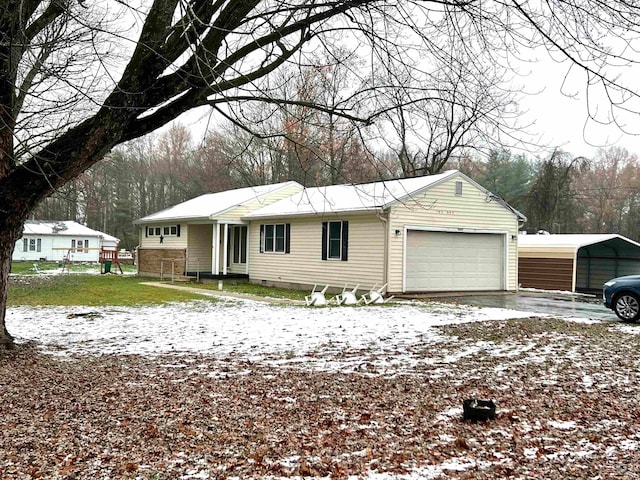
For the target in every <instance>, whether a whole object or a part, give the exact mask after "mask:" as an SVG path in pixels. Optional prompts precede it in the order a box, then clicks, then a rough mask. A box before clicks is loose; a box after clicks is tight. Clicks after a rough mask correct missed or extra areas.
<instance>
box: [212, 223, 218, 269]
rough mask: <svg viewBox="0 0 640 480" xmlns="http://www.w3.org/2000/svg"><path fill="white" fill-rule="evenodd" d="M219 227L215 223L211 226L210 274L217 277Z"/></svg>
mask: <svg viewBox="0 0 640 480" xmlns="http://www.w3.org/2000/svg"><path fill="white" fill-rule="evenodd" d="M219 239H220V225H219V224H218V223H217V222H216V223H214V224H213V248H212V252H211V253H212V255H213V257H212V261H211V273H213V274H214V275H218V273H219V271H220V240H219Z"/></svg>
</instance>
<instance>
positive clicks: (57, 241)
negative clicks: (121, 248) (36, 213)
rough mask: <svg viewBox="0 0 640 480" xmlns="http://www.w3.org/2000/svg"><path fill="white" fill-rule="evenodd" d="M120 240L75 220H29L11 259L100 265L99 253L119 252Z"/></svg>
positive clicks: (16, 260) (15, 260)
mask: <svg viewBox="0 0 640 480" xmlns="http://www.w3.org/2000/svg"><path fill="white" fill-rule="evenodd" d="M119 242H120V240H119V239H117V238H115V237H112V236H111V235H108V234H106V233H103V232H99V231H97V230H92V229H91V228H89V227H85V226H84V225H80V224H79V223H77V222H73V221H70V220H68V221H63V222H54V221H37V220H28V221H27V222H26V223H25V225H24V232H23V234H22V238H20V240H18V241H17V242H16V245H15V248H14V249H13V255H12V257H11V259H12V260H13V261H14V262H19V261H36V260H47V261H54V262H57V261H62V260H65V259H68V260H69V261H72V262H95V263H97V262H99V261H100V251H101V250H102V249H104V250H117V248H118V243H119Z"/></svg>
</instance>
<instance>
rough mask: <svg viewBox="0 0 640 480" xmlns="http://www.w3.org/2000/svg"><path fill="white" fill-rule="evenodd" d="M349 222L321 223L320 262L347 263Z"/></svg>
mask: <svg viewBox="0 0 640 480" xmlns="http://www.w3.org/2000/svg"><path fill="white" fill-rule="evenodd" d="M348 247H349V222H346V221H342V222H322V260H342V261H345V262H346V261H347V258H348V257H347V252H348Z"/></svg>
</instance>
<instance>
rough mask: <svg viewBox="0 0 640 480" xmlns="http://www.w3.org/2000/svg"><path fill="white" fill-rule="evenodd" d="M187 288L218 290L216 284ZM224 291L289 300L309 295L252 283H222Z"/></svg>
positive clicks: (300, 291) (201, 284)
mask: <svg viewBox="0 0 640 480" xmlns="http://www.w3.org/2000/svg"><path fill="white" fill-rule="evenodd" d="M189 286H190V287H194V288H203V289H206V290H218V284H217V283H190V284H189ZM224 290H226V291H227V292H234V293H244V294H247V295H256V296H258V297H270V298H286V299H289V300H304V297H305V295H309V292H308V291H306V290H293V289H290V288H277V287H267V286H265V285H258V284H254V283H236V284H232V283H230V282H224V283H223V291H224Z"/></svg>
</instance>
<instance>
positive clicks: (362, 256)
mask: <svg viewBox="0 0 640 480" xmlns="http://www.w3.org/2000/svg"><path fill="white" fill-rule="evenodd" d="M525 220H526V219H525V217H524V216H523V215H522V214H520V213H519V212H517V211H516V210H514V209H513V208H512V207H510V206H509V205H508V204H507V203H505V202H504V201H503V200H502V199H500V198H499V197H497V196H495V195H493V194H492V193H491V192H489V191H487V190H486V189H484V188H483V187H481V186H480V185H478V184H477V183H476V182H474V181H473V180H471V179H470V178H469V177H467V176H465V175H464V174H462V173H461V172H459V171H456V170H452V171H448V172H445V173H441V174H438V175H431V176H424V177H416V178H406V179H401V180H387V181H380V182H374V183H368V184H361V185H333V186H327V187H316V188H303V187H302V186H301V185H299V184H297V183H295V182H287V183H285V184H277V185H267V186H263V187H251V188H249V189H239V190H232V191H228V192H220V193H215V194H210V195H203V196H201V197H198V198H195V199H192V200H189V201H187V202H184V203H182V204H180V205H176V206H175V207H172V208H170V209H167V210H165V211H163V212H159V213H157V214H153V215H150V216H148V217H144V218H142V219H140V220H138V221H137V222H136V223H137V224H138V225H140V226H141V227H142V228H141V234H140V246H139V271H140V273H141V274H145V275H158V274H160V272H161V271H162V272H164V273H168V272H169V269H171V271H172V272H174V273H176V274H183V273H184V274H186V275H189V276H191V275H195V274H200V275H201V276H207V275H209V276H212V277H214V278H225V277H229V276H232V275H238V274H241V275H242V276H245V277H247V278H248V279H249V281H251V282H254V283H261V284H265V285H275V286H287V287H293V288H303V289H307V288H311V287H312V286H313V285H314V284H322V285H331V286H332V287H334V288H341V287H342V286H344V285H345V284H347V285H350V286H354V285H356V284H359V285H360V287H361V288H362V289H363V290H364V289H368V288H371V287H373V286H374V285H377V286H378V287H380V286H382V285H387V288H386V289H387V292H389V293H409V292H434V291H474V290H485V291H499V290H516V289H517V288H518V282H517V278H518V273H517V269H518V262H517V242H518V229H519V227H520V225H521V224H522V222H523V221H525Z"/></svg>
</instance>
